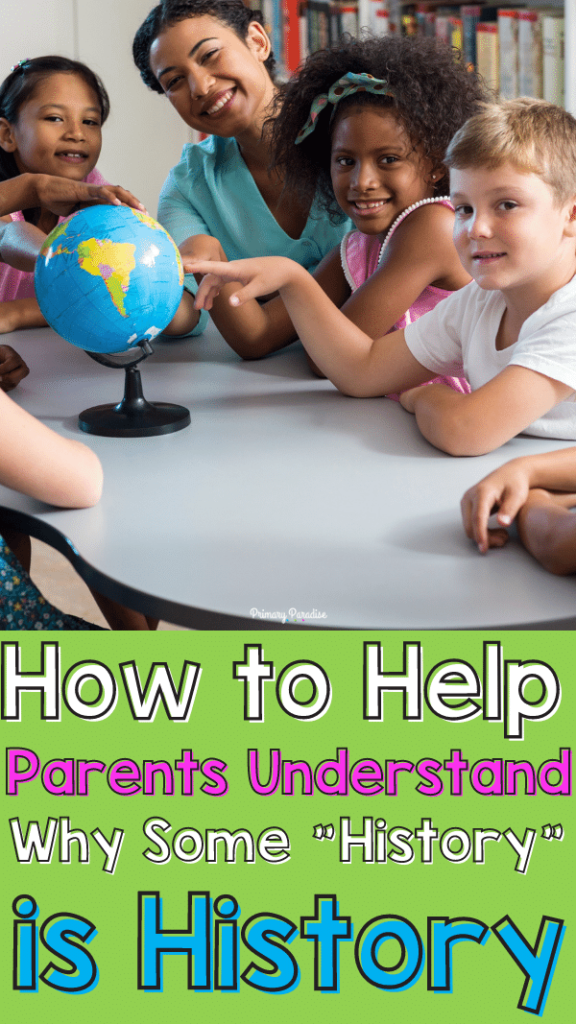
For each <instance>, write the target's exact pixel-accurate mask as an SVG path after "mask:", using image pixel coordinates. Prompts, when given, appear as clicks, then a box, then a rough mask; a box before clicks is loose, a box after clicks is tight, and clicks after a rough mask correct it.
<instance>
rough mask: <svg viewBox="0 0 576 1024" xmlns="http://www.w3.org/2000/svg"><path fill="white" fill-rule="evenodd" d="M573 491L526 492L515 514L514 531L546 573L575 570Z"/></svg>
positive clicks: (575, 497) (575, 525)
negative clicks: (515, 523)
mask: <svg viewBox="0 0 576 1024" xmlns="http://www.w3.org/2000/svg"><path fill="white" fill-rule="evenodd" d="M574 506H576V494H553V493H550V492H549V491H546V490H542V489H540V488H534V489H533V490H531V491H530V493H529V495H528V498H527V500H526V502H525V503H524V505H523V506H522V508H521V509H520V512H519V513H518V519H517V523H518V533H519V535H520V539H521V541H522V543H523V544H524V546H525V547H526V548H527V549H528V551H529V552H530V554H531V555H533V556H534V558H536V559H537V560H538V561H539V562H540V563H541V565H543V566H544V568H545V569H547V570H548V572H553V573H554V574H555V575H557V576H567V575H569V574H570V573H573V572H576V514H575V513H574V512H572V511H571V509H572V508H574Z"/></svg>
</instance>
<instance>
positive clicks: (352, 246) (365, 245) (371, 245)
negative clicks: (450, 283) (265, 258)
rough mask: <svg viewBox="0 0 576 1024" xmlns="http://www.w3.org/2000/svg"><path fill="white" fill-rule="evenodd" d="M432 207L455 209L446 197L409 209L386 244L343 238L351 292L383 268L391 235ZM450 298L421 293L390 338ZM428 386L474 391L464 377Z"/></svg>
mask: <svg viewBox="0 0 576 1024" xmlns="http://www.w3.org/2000/svg"><path fill="white" fill-rule="evenodd" d="M429 203H441V204H442V206H448V207H449V208H450V209H451V210H453V209H454V207H453V206H452V203H451V202H450V200H449V199H448V198H447V197H446V196H444V197H440V196H438V197H435V198H432V199H421V200H420V202H419V203H414V204H413V205H412V206H409V207H408V209H406V210H403V211H402V213H401V214H399V216H398V217H396V220H395V221H394V223H393V224H392V225H391V226H390V228H389V229H388V232H387V234H386V237H385V239H384V241H383V242H382V243H381V242H380V239H379V238H378V236H377V235H364V234H362V232H361V231H349V232H348V234H347V235H345V236H344V238H343V239H342V242H341V244H340V257H341V260H342V269H343V271H344V276H345V278H346V280H347V282H348V284H349V286H350V288H351V289H352V291H353V292H355V291H356V290H357V289H358V288H359V287H360V285H362V284H364V282H365V281H367V280H368V278H369V277H372V274H374V273H375V272H376V271H377V270H378V268H379V267H380V266H381V264H382V261H383V258H384V253H385V252H386V246H387V245H388V243H389V242H390V239H391V238H392V235H393V234H394V232H395V231H396V229H397V227H398V225H399V224H401V223H402V221H403V220H406V217H408V216H409V215H410V214H411V213H412V212H413V211H414V210H417V209H418V207H420V206H426V205H428V204H429ZM447 295H452V292H449V291H447V290H446V289H445V288H435V287H434V285H428V286H427V287H426V288H425V289H424V291H423V292H421V293H420V295H419V296H418V298H417V299H416V300H415V302H413V303H412V305H411V306H410V309H408V310H406V312H405V313H404V314H403V316H401V317H400V319H399V320H397V321H396V323H395V324H394V325H393V326H392V327H391V328H390V330H389V331H387V332H386V333H387V334H390V333H391V332H392V331H399V330H401V329H402V328H403V327H407V325H408V324H410V323H412V321H414V320H418V319H419V317H421V316H424V313H429V312H430V310H431V309H434V306H437V305H438V303H439V302H441V301H442V299H445V298H446V296H447ZM427 383H429V384H449V385H450V387H451V388H453V389H454V391H460V392H461V393H463V394H465V395H467V394H469V393H470V391H471V388H470V385H469V383H468V381H467V380H466V378H465V377H435V378H434V379H433V380H430V381H428V382H427ZM388 398H394V399H396V401H397V400H398V396H397V395H388Z"/></svg>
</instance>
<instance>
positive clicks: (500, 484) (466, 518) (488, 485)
mask: <svg viewBox="0 0 576 1024" xmlns="http://www.w3.org/2000/svg"><path fill="white" fill-rule="evenodd" d="M530 493H532V492H531V491H530V474H529V470H528V467H527V465H526V463H525V462H523V461H522V460H520V459H517V460H513V461H512V462H507V463H506V464H505V465H504V466H500V468H499V469H495V470H494V472H493V473H489V474H488V476H486V477H484V479H483V480H480V482H479V483H477V484H475V485H474V487H470V488H469V490H467V491H466V493H465V495H464V497H463V498H462V501H461V503H460V507H461V510H462V521H463V523H464V529H465V531H466V536H467V537H470V540H474V541H476V544H477V545H478V550H479V551H480V552H481V553H482V554H484V553H485V552H486V551H487V550H488V548H491V547H497V548H501V547H502V546H503V545H504V544H505V543H506V540H507V536H508V535H507V531H506V527H507V526H510V524H511V523H512V521H513V520H514V519H515V517H516V515H517V514H518V512H519V511H520V509H521V508H522V507H523V505H525V503H526V501H527V499H528V495H529V494H530ZM493 513H496V519H497V522H498V524H499V526H498V527H497V528H495V529H489V528H488V520H489V518H490V516H491V515H492V514H493Z"/></svg>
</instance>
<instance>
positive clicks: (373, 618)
mask: <svg viewBox="0 0 576 1024" xmlns="http://www.w3.org/2000/svg"><path fill="white" fill-rule="evenodd" d="M3 340H5V341H6V342H7V343H11V344H12V345H13V346H14V347H15V348H17V349H18V350H19V351H20V352H21V353H22V355H23V356H24V358H25V359H26V361H27V362H28V364H29V366H30V369H31V374H30V376H29V377H28V378H27V379H26V380H25V381H24V382H23V384H21V385H20V387H19V388H18V389H17V390H16V391H15V392H13V393H12V396H13V398H14V400H15V401H18V402H20V403H21V404H22V405H23V406H24V407H25V408H26V409H28V410H29V411H30V412H32V413H34V414H35V415H37V416H39V417H40V418H41V419H43V420H44V422H46V423H47V424H49V425H50V426H51V427H53V428H54V429H55V430H57V431H58V432H60V433H62V434H63V435H65V436H67V437H76V438H79V437H80V438H81V439H82V440H84V441H85V442H86V443H87V444H89V445H91V446H92V447H93V448H94V449H95V450H96V451H97V452H98V455H99V456H100V458H101V460H102V463H103V465H104V472H105V486H104V495H103V498H102V500H101V502H100V504H99V505H98V506H96V507H95V508H93V509H87V510H81V511H74V510H73V511H70V510H60V509H54V508H52V507H49V506H45V505H42V504H41V503H40V502H37V501H35V500H33V499H31V498H26V497H23V496H21V495H17V494H15V493H14V492H12V491H9V490H7V489H6V488H2V487H0V506H2V509H1V510H0V528H1V522H2V521H4V522H7V517H8V521H9V522H10V523H11V524H12V525H13V526H16V527H19V528H20V529H25V530H28V532H30V533H32V534H33V535H34V536H37V537H39V538H40V539H42V540H44V541H46V542H47V543H49V544H52V545H53V546H54V547H56V548H58V549H59V550H60V551H62V552H63V553H64V554H66V555H67V557H68V558H69V559H70V561H71V562H72V563H73V565H74V566H75V568H76V569H77V571H78V572H79V573H80V575H81V576H83V577H84V579H85V580H86V581H87V582H88V583H90V584H92V585H93V586H94V587H96V588H97V589H98V590H100V591H101V592H102V593H104V594H107V595H108V596H110V597H113V598H116V599H117V600H120V601H123V602H124V603H126V604H129V605H131V606H132V607H135V608H137V609H138V610H141V611H143V612H146V613H149V614H153V615H154V614H155V615H159V616H160V617H162V618H164V619H167V620H169V621H171V622H174V623H177V624H180V625H183V626H189V627H197V628H226V627H229V628H237V627H245V626H247V625H249V624H250V625H252V626H254V627H257V628H261V627H266V626H276V627H280V623H279V620H278V618H275V617H273V613H282V612H284V613H289V612H290V610H291V609H295V610H296V611H297V612H300V613H308V614H311V613H314V611H315V612H316V615H317V616H325V617H323V618H318V617H315V618H309V619H308V620H307V622H306V624H307V625H319V626H324V627H328V628H335V627H339V628H343V627H351V628H370V629H372V628H377V629H393V628H397V629H437V628H446V627H450V628H485V627H486V628H495V627H498V628H504V627H507V628H525V627H533V626H540V627H549V628H561V627H572V626H573V624H574V622H575V619H576V583H575V582H574V580H573V579H572V578H557V577H554V576H551V575H549V574H548V573H546V572H545V571H544V570H543V569H541V568H540V567H539V566H538V565H537V564H536V563H535V562H534V561H533V560H532V559H531V558H530V557H529V555H528V554H527V553H526V552H525V551H524V550H523V549H522V548H521V547H520V545H519V544H518V543H517V542H511V543H510V544H509V545H508V547H507V548H506V549H504V550H501V551H492V552H489V553H488V555H486V556H484V557H482V556H480V555H479V554H478V552H477V550H476V549H475V547H474V545H473V544H472V543H471V542H470V541H468V540H467V538H466V537H465V535H464V533H463V530H462V527H461V522H460V513H459V500H460V497H461V496H462V493H463V492H464V490H465V489H466V488H467V487H469V486H470V485H471V484H472V483H474V482H475V481H477V480H478V479H480V477H482V476H484V475H485V474H486V473H487V472H489V471H490V470H491V469H493V468H494V467H495V466H497V465H499V464H500V463H502V462H504V461H506V460H507V459H510V458H512V457H514V456H515V455H519V454H528V453H531V452H537V451H546V450H551V449H554V448H558V447H562V446H563V445H565V444H567V443H568V442H565V443H563V442H546V441H541V440H538V439H535V438H526V437H522V438H517V439H515V440H514V441H512V442H510V443H509V444H507V445H505V446H504V448H502V449H500V450H499V451H497V452H494V453H492V454H491V455H486V456H483V457H481V458H475V459H453V458H450V457H449V456H447V455H444V454H442V453H441V452H439V451H436V449H434V448H432V447H431V446H430V445H429V444H428V443H427V442H426V441H425V440H423V438H422V437H421V436H420V434H419V432H418V430H417V427H416V424H415V422H414V419H413V418H412V417H411V416H409V415H408V414H407V413H405V412H404V411H403V410H402V409H401V408H400V407H399V405H398V404H397V403H395V402H392V401H389V400H387V399H363V400H360V399H351V398H346V397H344V396H342V395H340V394H339V393H338V392H337V391H336V390H335V389H334V388H333V386H332V385H331V384H330V383H328V382H327V381H318V380H316V379H315V378H312V377H311V375H310V373H309V371H308V370H307V368H306V365H305V360H304V355H303V353H302V350H301V349H300V348H299V347H298V346H292V347H291V348H290V349H288V350H286V351H284V352H282V353H278V354H277V355H275V356H272V357H269V358H268V359H265V360H261V361H257V362H252V363H243V362H241V361H240V360H239V359H238V357H237V356H235V355H234V353H233V352H232V351H231V350H229V349H228V347H227V346H226V345H225V344H224V342H223V341H222V339H221V338H220V337H219V335H218V334H217V332H216V331H215V330H214V329H213V328H210V329H209V331H208V332H207V333H206V334H205V335H204V336H203V337H202V338H197V339H190V340H187V341H183V342H159V343H157V345H156V351H155V354H154V355H153V356H152V357H151V358H150V359H148V360H147V361H146V362H145V363H144V364H143V365H142V379H143V384H144V393H145V396H146V398H147V399H148V400H149V401H155V400H156V401H170V402H177V403H181V404H183V405H185V406H187V407H188V408H189V409H190V412H191V417H192V423H191V426H189V427H188V428H186V429H185V430H182V431H180V432H179V433H174V434H168V435H164V436H161V437H151V438H134V439H118V438H106V437H94V436H88V435H84V434H81V432H80V431H79V429H78V426H77V416H78V413H79V412H80V411H81V410H83V409H85V408H87V407H88V406H92V405H98V404H100V403H104V402H116V401H119V400H120V398H121V396H122V391H123V378H124V374H123V372H122V371H119V370H111V369H107V368H105V367H103V366H99V365H98V364H97V363H95V362H93V361H92V360H91V359H89V358H88V357H87V356H86V355H85V353H83V352H82V351H80V350H78V349H75V348H74V347H73V346H71V345H68V344H67V343H65V342H64V341H62V340H61V339H60V338H59V337H58V336H57V335H55V334H54V333H53V332H52V331H50V330H48V329H44V330H33V331H25V332H19V333H18V334H15V335H12V336H6V337H5V338H3ZM7 510H11V511H8V512H7ZM255 610H256V611H257V612H258V613H261V614H263V615H264V616H266V617H265V618H262V619H260V618H258V617H255V615H254V611H255Z"/></svg>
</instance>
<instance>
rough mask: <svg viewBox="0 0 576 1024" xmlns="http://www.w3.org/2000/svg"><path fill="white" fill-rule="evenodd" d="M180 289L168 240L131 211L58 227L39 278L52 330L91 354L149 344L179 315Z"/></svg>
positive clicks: (99, 213) (88, 212) (113, 210)
mask: <svg viewBox="0 0 576 1024" xmlns="http://www.w3.org/2000/svg"><path fill="white" fill-rule="evenodd" d="M183 284H184V275H183V271H182V262H181V260H180V253H179V252H178V249H177V248H176V245H175V243H174V242H173V240H172V239H171V238H170V235H169V234H168V232H167V231H165V230H164V228H163V227H162V226H161V225H160V224H158V223H157V221H155V220H153V219H152V217H149V216H148V215H147V214H145V213H141V212H140V211H139V210H133V209H132V208H131V207H129V206H90V207H87V208H86V209H85V210H80V211H79V212H78V213H75V214H73V215H72V216H71V217H69V218H68V219H67V220H65V221H63V222H62V223H61V224H58V225H57V227H55V228H54V230H53V231H52V232H51V234H49V235H48V237H47V239H46V241H45V243H44V245H43V246H42V249H41V252H40V255H39V257H38V259H37V261H36V272H35V275H34V285H35V288H36V298H37V299H38V304H39V306H40V309H41V311H42V314H43V316H44V317H45V318H46V320H47V321H48V323H49V324H50V326H51V327H53V328H54V330H55V331H57V333H58V334H60V335H61V336H62V337H63V338H65V339H66V341H69V342H71V343H72V344H73V345H78V346H79V347H80V348H83V349H86V350H87V351H88V352H125V351H127V350H128V349H130V348H131V347H132V346H133V345H135V344H136V343H137V342H139V341H144V340H147V341H151V340H152V339H153V338H155V337H156V335H157V334H160V333H161V332H162V331H163V330H164V328H165V327H166V326H167V325H168V324H169V323H170V321H171V319H172V317H173V316H174V314H175V312H176V310H177V309H178V305H179V303H180V299H181V297H182V289H183Z"/></svg>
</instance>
